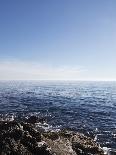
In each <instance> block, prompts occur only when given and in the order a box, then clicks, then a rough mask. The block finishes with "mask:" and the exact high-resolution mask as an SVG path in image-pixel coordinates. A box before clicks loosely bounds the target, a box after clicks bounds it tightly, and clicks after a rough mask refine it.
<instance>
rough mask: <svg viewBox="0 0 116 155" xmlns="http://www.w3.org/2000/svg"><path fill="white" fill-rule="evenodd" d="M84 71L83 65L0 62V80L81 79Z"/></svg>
mask: <svg viewBox="0 0 116 155" xmlns="http://www.w3.org/2000/svg"><path fill="white" fill-rule="evenodd" d="M84 71H85V70H84V69H83V68H82V67H80V68H78V67H68V66H61V67H54V66H47V65H41V64H39V63H37V62H36V63H34V62H22V61H14V60H13V61H1V62H0V80H80V78H81V74H82V73H83V72H84Z"/></svg>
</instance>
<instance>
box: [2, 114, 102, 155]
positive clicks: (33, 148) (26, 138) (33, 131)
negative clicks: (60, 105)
mask: <svg viewBox="0 0 116 155" xmlns="http://www.w3.org/2000/svg"><path fill="white" fill-rule="evenodd" d="M43 126H44V127H45V126H47V124H46V122H45V119H44V118H38V117H36V116H31V117H29V118H28V119H25V120H24V121H17V120H10V121H6V120H2V121H0V154H1V155H103V154H104V152H103V150H102V149H101V148H100V147H99V145H98V144H97V143H96V142H94V140H93V139H91V138H89V137H87V136H84V135H83V134H81V133H77V132H74V131H69V130H56V131H55V130H51V131H46V130H45V128H44V127H43Z"/></svg>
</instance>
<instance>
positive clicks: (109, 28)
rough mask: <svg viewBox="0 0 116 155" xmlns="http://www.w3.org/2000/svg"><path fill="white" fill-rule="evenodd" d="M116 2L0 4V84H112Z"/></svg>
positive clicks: (55, 0) (77, 0) (115, 73)
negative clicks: (15, 81)
mask: <svg viewBox="0 0 116 155" xmlns="http://www.w3.org/2000/svg"><path fill="white" fill-rule="evenodd" d="M115 66H116V0H72V1H71V0H34V1H32V0H19V1H16V0H5V1H4V0H2V1H0V80H108V81H110V80H116V69H115Z"/></svg>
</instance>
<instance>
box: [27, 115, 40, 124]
mask: <svg viewBox="0 0 116 155" xmlns="http://www.w3.org/2000/svg"><path fill="white" fill-rule="evenodd" d="M37 120H38V117H37V116H31V117H29V118H28V119H27V122H28V123H31V124H34V123H37Z"/></svg>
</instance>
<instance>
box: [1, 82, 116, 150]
mask: <svg viewBox="0 0 116 155" xmlns="http://www.w3.org/2000/svg"><path fill="white" fill-rule="evenodd" d="M30 115H37V116H42V117H46V118H47V120H48V123H49V124H50V127H51V126H52V127H53V128H59V129H61V128H67V129H70V130H74V131H79V132H81V133H84V134H85V135H87V136H90V137H92V138H93V139H94V141H96V142H98V143H99V144H100V146H101V147H107V148H114V149H116V82H86V81H83V82H76V81H75V82H74V81H28V82H27V81H1V82H0V116H1V119H3V118H7V119H11V118H13V117H16V118H22V119H23V117H28V116H30Z"/></svg>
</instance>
